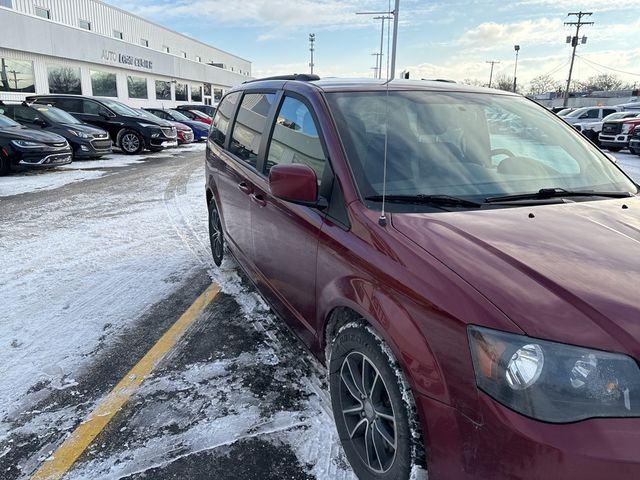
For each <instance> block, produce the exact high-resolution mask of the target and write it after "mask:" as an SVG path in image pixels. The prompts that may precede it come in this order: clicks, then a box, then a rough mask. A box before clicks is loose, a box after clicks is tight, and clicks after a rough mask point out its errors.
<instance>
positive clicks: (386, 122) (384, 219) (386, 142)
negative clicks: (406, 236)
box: [378, 0, 400, 227]
mask: <svg viewBox="0 0 640 480" xmlns="http://www.w3.org/2000/svg"><path fill="white" fill-rule="evenodd" d="M398 3H400V2H399V1H398V0H396V9H395V10H394V11H393V16H394V17H395V18H394V22H393V23H394V36H395V35H396V33H397V27H396V25H397V19H398V8H397V7H398ZM388 11H389V12H391V0H389V9H388ZM390 24H391V22H387V73H386V77H387V81H386V82H385V88H386V93H385V101H384V158H383V164H382V209H381V210H380V218H378V225H380V226H381V227H384V226H386V225H387V216H386V215H385V207H386V197H387V153H388V145H389V82H391V80H392V78H390V77H389V51H390V49H391V41H390V39H391V36H390V30H391V25H390ZM394 44H395V40H394ZM394 57H395V54H394Z"/></svg>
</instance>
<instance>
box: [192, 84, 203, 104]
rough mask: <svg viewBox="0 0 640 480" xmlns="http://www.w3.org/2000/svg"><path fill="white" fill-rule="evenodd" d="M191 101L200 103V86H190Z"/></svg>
mask: <svg viewBox="0 0 640 480" xmlns="http://www.w3.org/2000/svg"><path fill="white" fill-rule="evenodd" d="M191 101H192V102H202V85H191Z"/></svg>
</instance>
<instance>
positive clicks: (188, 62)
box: [0, 0, 251, 107]
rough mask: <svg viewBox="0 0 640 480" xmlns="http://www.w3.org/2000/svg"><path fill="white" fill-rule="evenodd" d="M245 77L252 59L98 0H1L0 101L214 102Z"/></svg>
mask: <svg viewBox="0 0 640 480" xmlns="http://www.w3.org/2000/svg"><path fill="white" fill-rule="evenodd" d="M168 8H170V7H168ZM250 77H251V62H250V61H248V60H245V59H243V58H240V57H238V56H236V55H233V54H231V53H227V52H225V51H222V50H220V49H217V48H215V47H212V46H210V45H207V44H205V43H202V42H199V41H197V40H194V39H193V38H190V37H188V36H185V35H182V34H180V33H177V32H174V31H172V30H169V29H167V28H164V27H161V26H159V25H157V24H155V23H152V22H149V21H147V20H145V19H143V18H140V17H138V16H136V15H133V14H131V13H129V12H126V11H124V10H121V9H119V8H116V7H113V6H110V5H107V4H105V3H103V2H101V1H99V0H0V100H23V99H24V98H26V97H27V96H29V95H31V94H34V93H36V94H47V93H65V94H77V95H80V94H81V95H88V96H96V97H110V98H115V99H118V100H121V101H123V102H125V103H127V104H129V105H132V106H157V107H160V106H165V107H173V106H175V105H179V104H181V103H204V104H212V103H215V102H217V100H218V99H219V98H220V96H221V95H222V94H223V92H224V91H225V90H228V89H229V88H231V87H233V86H234V85H237V84H239V83H242V82H243V81H245V80H248V79H249V78H250Z"/></svg>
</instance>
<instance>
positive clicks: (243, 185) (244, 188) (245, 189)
mask: <svg viewBox="0 0 640 480" xmlns="http://www.w3.org/2000/svg"><path fill="white" fill-rule="evenodd" d="M238 188H239V189H240V191H241V192H242V193H246V194H247V195H250V194H251V192H252V191H253V190H252V189H251V187H250V186H249V185H247V184H246V183H245V182H240V183H239V184H238Z"/></svg>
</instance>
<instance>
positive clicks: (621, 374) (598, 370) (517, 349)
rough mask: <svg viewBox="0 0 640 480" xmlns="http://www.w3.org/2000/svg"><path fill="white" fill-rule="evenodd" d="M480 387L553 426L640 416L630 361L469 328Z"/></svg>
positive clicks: (639, 390)
mask: <svg viewBox="0 0 640 480" xmlns="http://www.w3.org/2000/svg"><path fill="white" fill-rule="evenodd" d="M468 333H469V343H470V346H471V357H472V359H473V367H474V370H475V374H476V382H477V384H478V388H480V389H481V390H483V391H484V392H485V393H487V394H488V395H490V396H491V397H493V398H494V399H495V400H497V401H498V402H500V403H502V404H503V405H505V406H506V407H508V408H510V409H512V410H515V411H516V412H519V413H521V414H523V415H527V416H529V417H532V418H535V419H537V420H543V421H546V422H553V423H567V422H575V421H578V420H584V419H586V418H593V417H640V368H639V367H638V364H637V363H636V361H635V360H633V359H632V358H630V357H628V356H626V355H622V354H617V353H608V352H603V351H599V350H591V349H588V348H582V347H574V346H571V345H565V344H563V343H555V342H547V341H543V340H538V339H534V338H529V337H525V336H521V335H514V334H511V333H504V332H499V331H496V330H489V329H486V328H480V327H469V329H468Z"/></svg>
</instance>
